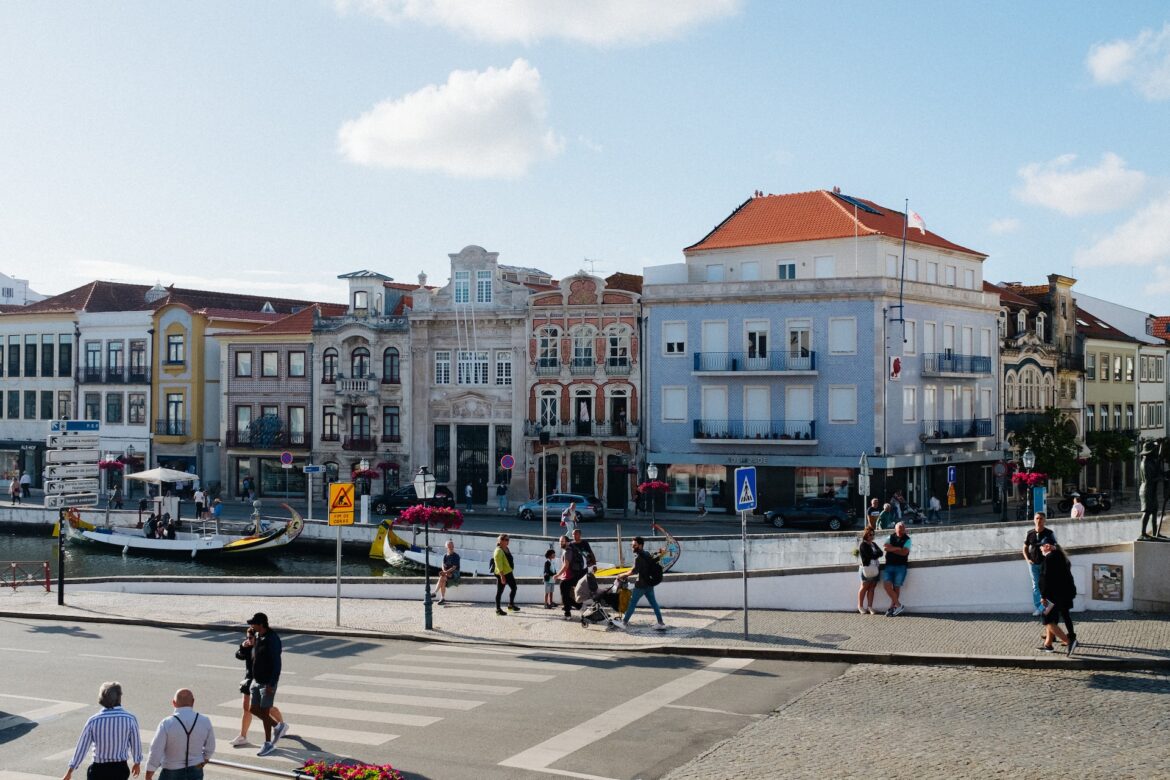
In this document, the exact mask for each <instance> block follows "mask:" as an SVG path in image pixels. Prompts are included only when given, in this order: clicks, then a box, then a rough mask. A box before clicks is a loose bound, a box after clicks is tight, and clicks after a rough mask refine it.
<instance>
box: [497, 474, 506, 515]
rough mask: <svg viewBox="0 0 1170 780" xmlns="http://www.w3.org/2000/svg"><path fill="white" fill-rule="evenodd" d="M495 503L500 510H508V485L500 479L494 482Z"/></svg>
mask: <svg viewBox="0 0 1170 780" xmlns="http://www.w3.org/2000/svg"><path fill="white" fill-rule="evenodd" d="M496 503H497V504H498V507H497V508H498V509H499V510H500V511H501V512H507V511H508V486H507V485H506V484H505V483H504V480H502V479H501V480H500V481H499V482H497V483H496Z"/></svg>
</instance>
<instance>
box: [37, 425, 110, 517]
mask: <svg viewBox="0 0 1170 780" xmlns="http://www.w3.org/2000/svg"><path fill="white" fill-rule="evenodd" d="M100 432H101V423H100V422H98V421H97V420H52V421H50V422H49V434H48V436H47V437H46V438H45V444H46V445H47V447H48V449H47V450H46V451H45V508H46V509H65V508H66V507H72V506H97V503H98V489H99V487H100V486H101V482H100V478H99V474H98V465H97V464H98V450H99V448H100V447H101V436H100Z"/></svg>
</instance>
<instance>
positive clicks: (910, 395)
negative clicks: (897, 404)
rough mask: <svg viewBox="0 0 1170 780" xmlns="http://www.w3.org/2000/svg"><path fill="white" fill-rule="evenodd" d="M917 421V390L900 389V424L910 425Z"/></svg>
mask: <svg viewBox="0 0 1170 780" xmlns="http://www.w3.org/2000/svg"><path fill="white" fill-rule="evenodd" d="M917 419H918V388H917V387H903V388H902V422H908V423H912V422H915V421H916V420H917Z"/></svg>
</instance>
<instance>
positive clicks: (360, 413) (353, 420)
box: [349, 406, 370, 442]
mask: <svg viewBox="0 0 1170 780" xmlns="http://www.w3.org/2000/svg"><path fill="white" fill-rule="evenodd" d="M349 437H350V438H351V439H354V440H356V441H361V442H368V441H370V412H369V410H367V409H366V407H364V406H353V407H350V410H349Z"/></svg>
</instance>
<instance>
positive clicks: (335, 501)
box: [329, 482, 353, 525]
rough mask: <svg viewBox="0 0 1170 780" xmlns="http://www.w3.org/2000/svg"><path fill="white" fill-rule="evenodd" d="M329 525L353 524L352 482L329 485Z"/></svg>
mask: <svg viewBox="0 0 1170 780" xmlns="http://www.w3.org/2000/svg"><path fill="white" fill-rule="evenodd" d="M329 525H353V483H352V482H334V483H332V484H331V485H329Z"/></svg>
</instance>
